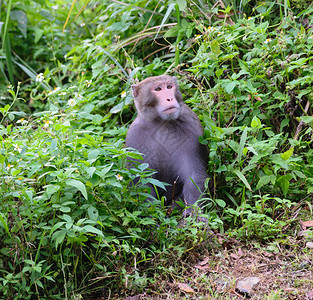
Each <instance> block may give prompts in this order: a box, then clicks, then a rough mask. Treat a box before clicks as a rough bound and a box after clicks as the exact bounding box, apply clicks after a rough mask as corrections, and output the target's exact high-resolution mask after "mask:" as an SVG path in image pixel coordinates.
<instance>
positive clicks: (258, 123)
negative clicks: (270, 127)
mask: <svg viewBox="0 0 313 300" xmlns="http://www.w3.org/2000/svg"><path fill="white" fill-rule="evenodd" d="M261 125H262V124H261V121H260V119H259V118H258V117H257V116H254V117H253V119H252V121H251V127H252V128H255V127H256V128H261Z"/></svg>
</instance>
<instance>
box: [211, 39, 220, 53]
mask: <svg viewBox="0 0 313 300" xmlns="http://www.w3.org/2000/svg"><path fill="white" fill-rule="evenodd" d="M210 46H211V51H212V53H213V54H214V55H215V56H216V57H217V56H219V55H220V54H221V49H220V44H219V43H218V41H217V40H213V42H212V43H211V45H210Z"/></svg>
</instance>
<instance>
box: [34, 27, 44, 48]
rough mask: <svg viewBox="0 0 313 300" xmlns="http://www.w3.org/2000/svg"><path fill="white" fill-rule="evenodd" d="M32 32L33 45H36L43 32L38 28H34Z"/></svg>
mask: <svg viewBox="0 0 313 300" xmlns="http://www.w3.org/2000/svg"><path fill="white" fill-rule="evenodd" d="M34 31H35V44H37V42H38V41H39V40H40V38H41V37H42V35H43V33H44V31H43V30H42V29H40V28H38V27H35V28H34Z"/></svg>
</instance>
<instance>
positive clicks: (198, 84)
mask: <svg viewBox="0 0 313 300" xmlns="http://www.w3.org/2000/svg"><path fill="white" fill-rule="evenodd" d="M0 5H1V6H0V7H1V8H2V9H1V10H0V17H1V22H0V32H1V43H2V44H1V50H0V78H1V83H0V88H1V91H0V92H1V95H0V96H1V97H0V113H1V116H0V133H1V136H0V164H1V177H0V180H1V186H0V198H1V212H0V237H1V238H0V245H1V247H0V248H1V249H0V274H1V276H0V295H2V296H3V298H5V299H35V298H38V299H48V298H47V297H49V299H70V298H73V299H78V298H79V297H86V299H87V298H88V297H89V296H88V295H91V294H92V295H95V294H96V293H99V295H100V294H102V295H103V294H104V295H105V297H110V296H111V294H112V293H113V294H116V293H118V294H119V295H121V296H122V295H129V294H136V293H142V292H147V291H149V289H151V290H153V287H156V286H158V285H159V282H160V280H169V281H171V280H172V279H173V278H175V277H176V276H178V275H177V274H179V272H180V270H181V266H180V265H181V264H184V263H185V262H187V261H188V262H191V261H192V259H191V257H194V258H195V261H196V259H197V258H198V257H199V255H201V254H202V253H204V252H205V251H210V249H212V248H214V249H219V247H220V245H219V242H218V240H217V239H215V238H214V237H213V236H215V234H217V233H218V234H219V235H223V237H224V238H226V239H227V238H237V239H240V240H241V241H245V242H247V243H248V242H249V241H251V240H252V239H253V240H257V241H259V242H260V243H265V242H271V241H273V240H274V239H277V238H279V239H284V238H285V237H286V236H293V235H295V234H296V233H297V230H298V227H299V220H302V221H304V220H310V218H312V192H313V185H312V183H313V172H312V167H313V155H312V153H313V152H312V151H313V150H312V145H311V143H312V124H313V118H312V116H311V115H312V113H311V112H312V109H311V103H312V100H313V90H312V80H313V60H312V54H313V51H312V47H313V19H312V12H313V6H312V4H308V3H304V2H301V1H294V3H292V4H289V2H287V1H284V2H283V4H282V2H277V3H276V2H270V1H265V2H263V3H262V4H255V2H253V1H245V4H244V5H243V2H240V5H239V4H238V3H237V1H219V2H217V3H214V2H212V1H202V0H198V1H193V2H192V3H191V2H189V1H135V0H134V1H125V2H124V3H121V2H120V1H103V2H97V1H87V2H86V3H85V5H83V4H82V3H81V2H77V3H75V1H74V2H71V1H59V0H56V1H54V2H53V3H46V2H44V1H35V0H34V1H32V0H29V1H17V0H9V1H2V2H0ZM71 5H72V6H71ZM164 72H167V73H168V74H170V75H174V76H176V77H177V78H178V80H179V82H180V88H181V91H182V92H183V96H184V99H185V100H186V102H187V103H188V105H190V106H191V107H192V108H193V110H194V111H195V112H196V113H197V115H198V116H199V118H200V119H201V122H202V124H203V126H204V136H203V137H202V138H201V142H202V143H204V144H207V145H208V147H209V149H210V154H209V155H210V157H209V164H208V173H209V174H210V182H209V183H208V186H209V187H210V193H209V194H208V197H207V201H206V205H205V209H204V212H203V216H205V217H206V218H207V220H208V223H207V224H203V223H197V222H196V220H195V219H193V218H192V217H189V218H187V219H186V220H181V216H180V213H179V212H176V211H174V212H173V211H171V210H170V209H169V208H167V207H164V206H163V205H162V199H156V200H155V201H154V202H153V203H146V202H145V199H146V197H147V195H148V193H149V191H147V189H146V188H145V183H147V182H151V183H153V184H156V185H160V186H162V183H161V182H157V181H154V180H153V179H151V175H152V174H153V170H150V169H149V168H148V166H147V165H146V164H141V165H139V166H137V167H134V168H132V169H130V170H128V169H127V168H126V167H125V160H126V157H127V156H133V157H134V158H138V157H140V153H134V152H130V151H129V149H126V148H125V147H124V139H125V134H126V132H127V128H128V125H129V123H130V122H131V120H132V119H133V118H134V114H135V110H134V106H133V104H132V95H131V89H130V86H131V85H132V84H133V83H134V82H135V80H137V79H139V80H141V79H143V78H146V77H148V76H155V75H160V74H163V73H164ZM138 175H139V176H140V178H141V179H140V181H139V183H138V184H137V186H135V187H133V188H130V184H129V183H130V182H131V180H132V179H134V178H135V177H136V176H138ZM307 239H308V240H310V235H309V234H308V235H307ZM103 287H105V288H103Z"/></svg>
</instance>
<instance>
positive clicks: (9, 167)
mask: <svg viewBox="0 0 313 300" xmlns="http://www.w3.org/2000/svg"><path fill="white" fill-rule="evenodd" d="M11 168H13V165H10V164H8V165H7V166H6V168H5V169H6V170H7V171H9V170H10V169H11Z"/></svg>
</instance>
